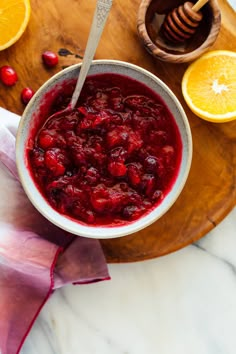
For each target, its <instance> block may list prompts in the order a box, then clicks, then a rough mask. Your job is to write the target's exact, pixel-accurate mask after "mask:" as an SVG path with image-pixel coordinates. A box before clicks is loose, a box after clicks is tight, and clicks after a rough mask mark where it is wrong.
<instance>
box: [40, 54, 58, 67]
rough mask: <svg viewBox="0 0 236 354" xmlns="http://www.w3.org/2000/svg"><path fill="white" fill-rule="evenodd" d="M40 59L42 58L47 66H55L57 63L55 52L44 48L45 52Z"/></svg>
mask: <svg viewBox="0 0 236 354" xmlns="http://www.w3.org/2000/svg"><path fill="white" fill-rule="evenodd" d="M42 59H43V62H44V64H45V65H46V66H47V67H49V68H53V67H54V66H56V65H57V64H58V56H57V54H56V53H54V52H51V51H50V50H46V52H44V53H43V54H42Z"/></svg>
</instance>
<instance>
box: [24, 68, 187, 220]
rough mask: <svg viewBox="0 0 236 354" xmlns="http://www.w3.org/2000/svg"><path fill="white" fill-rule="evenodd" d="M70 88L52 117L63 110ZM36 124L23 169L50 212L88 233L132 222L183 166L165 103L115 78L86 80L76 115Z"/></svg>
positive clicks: (162, 193)
mask: <svg viewBox="0 0 236 354" xmlns="http://www.w3.org/2000/svg"><path fill="white" fill-rule="evenodd" d="M72 90H73V85H70V86H68V87H67V89H66V90H65V91H64V93H62V92H61V93H60V95H58V97H57V98H56V99H55V100H54V103H53V104H52V106H51V107H50V110H49V111H50V114H52V113H54V112H57V111H60V110H62V109H63V108H65V107H66V106H67V105H68V103H69V101H70V97H71V92H72ZM47 118H48V116H45V117H44V119H43V121H42V122H41V127H40V129H39V132H38V133H37V135H36V134H34V136H32V137H31V141H32V142H33V144H32V143H31V145H32V146H31V148H30V150H29V152H28V155H27V158H28V164H29V168H30V171H31V174H32V176H33V178H34V180H35V183H36V184H37V186H38V188H39V190H40V192H41V193H42V194H43V196H44V197H45V198H46V199H47V201H48V202H49V204H50V205H51V206H52V207H53V208H54V209H56V210H57V211H59V212H60V213H62V214H64V215H67V216H68V217H70V218H73V219H76V220H78V222H80V223H85V224H90V225H94V226H96V225H104V226H112V225H113V226H118V225H122V224H125V223H129V222H133V221H134V220H137V219H138V218H140V217H141V216H142V215H144V214H146V213H148V212H149V211H151V210H152V209H153V208H154V207H155V206H156V205H158V204H159V203H160V202H161V201H162V200H163V198H164V197H165V195H166V194H167V193H168V192H169V190H170V189H171V187H172V185H173V183H174V181H175V179H176V176H177V173H178V170H179V166H180V161H181V156H182V142H181V138H180V134H179V131H178V128H177V125H176V123H175V121H174V118H173V117H172V115H171V113H170V111H169V110H168V108H167V107H166V105H165V103H164V102H163V101H162V99H161V98H160V97H159V96H158V95H157V94H155V93H154V92H153V91H152V90H150V89H149V88H148V87H147V86H145V85H143V84H141V83H139V82H137V81H135V80H132V79H130V78H128V77H124V76H121V75H117V74H99V75H94V76H90V77H89V78H88V79H87V80H86V83H85V85H84V88H83V91H82V94H81V96H80V99H79V102H78V104H77V106H76V108H75V109H74V110H73V111H72V112H71V113H70V114H65V115H63V116H61V117H59V118H56V119H49V120H47Z"/></svg>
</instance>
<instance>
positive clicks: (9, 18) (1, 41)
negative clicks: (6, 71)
mask: <svg viewBox="0 0 236 354" xmlns="http://www.w3.org/2000/svg"><path fill="white" fill-rule="evenodd" d="M29 18H30V1H29V0H0V50H3V49H6V48H8V47H10V46H11V45H12V44H14V43H15V42H16V41H17V40H18V39H19V38H20V37H21V36H22V34H23V33H24V31H25V29H26V26H27V24H28V22H29Z"/></svg>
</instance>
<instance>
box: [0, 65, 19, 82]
mask: <svg viewBox="0 0 236 354" xmlns="http://www.w3.org/2000/svg"><path fill="white" fill-rule="evenodd" d="M0 80H1V81H2V83H3V84H4V85H6V86H13V85H15V83H16V82H17V80H18V75H17V73H16V71H15V70H14V69H13V68H12V67H11V66H9V65H4V66H2V67H1V68H0Z"/></svg>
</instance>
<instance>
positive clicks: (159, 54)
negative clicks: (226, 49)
mask: <svg viewBox="0 0 236 354" xmlns="http://www.w3.org/2000/svg"><path fill="white" fill-rule="evenodd" d="M153 1H155V0H141V3H140V5H139V8H138V14H137V31H138V35H139V38H140V40H141V41H142V43H143V45H144V47H145V48H146V50H147V51H148V52H149V53H150V54H151V55H152V56H153V57H155V58H156V59H159V60H162V61H168V62H175V63H185V62H189V61H192V60H195V59H197V58H198V57H199V56H200V55H201V54H203V53H204V52H205V51H206V50H207V49H208V48H209V47H210V46H212V45H213V44H214V42H215V41H216V39H217V37H218V35H219V32H220V25H221V12H220V7H219V5H218V2H217V0H209V2H208V6H210V5H211V8H212V12H213V19H212V26H211V28H210V31H209V34H208V36H207V37H206V39H205V41H204V42H203V43H202V44H201V45H200V46H199V47H198V48H196V49H194V50H193V51H191V52H188V53H181V54H174V53H169V52H166V51H165V50H163V49H161V48H160V47H158V46H157V45H156V44H155V43H154V42H153V41H152V39H151V38H150V36H149V34H148V31H147V27H146V14H147V10H148V8H149V6H150V4H151V3H152V2H153ZM193 2H195V1H193ZM183 3H184V1H183Z"/></svg>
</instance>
